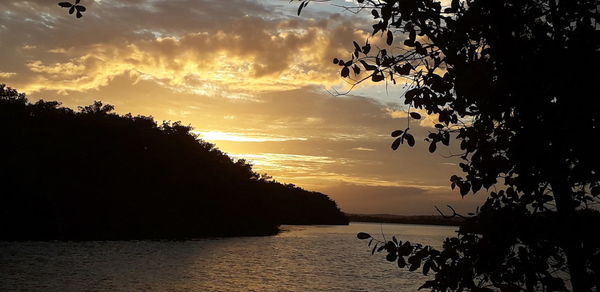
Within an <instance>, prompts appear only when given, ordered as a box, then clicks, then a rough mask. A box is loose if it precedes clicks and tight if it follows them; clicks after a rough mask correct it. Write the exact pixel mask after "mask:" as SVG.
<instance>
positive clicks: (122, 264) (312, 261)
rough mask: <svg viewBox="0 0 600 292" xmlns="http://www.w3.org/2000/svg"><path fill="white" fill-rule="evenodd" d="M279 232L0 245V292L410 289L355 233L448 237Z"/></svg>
mask: <svg viewBox="0 0 600 292" xmlns="http://www.w3.org/2000/svg"><path fill="white" fill-rule="evenodd" d="M284 229H286V231H285V232H282V233H280V234H279V235H276V236H268V237H236V238H215V239H202V240H194V241H107V242H20V243H14V242H0V291H390V290H393V291H416V289H417V288H418V287H419V286H420V285H421V284H422V283H423V282H424V280H425V279H426V278H425V277H424V276H422V275H421V274H419V273H414V272H408V271H406V270H400V269H398V268H396V266H395V265H393V264H391V263H388V262H386V261H385V259H384V256H383V255H381V254H380V255H375V256H371V254H370V248H369V247H367V242H365V241H360V240H358V239H357V238H356V233H357V232H359V231H365V232H369V233H371V234H373V235H376V234H380V233H381V231H380V230H381V229H383V232H384V234H385V235H386V236H391V235H396V237H397V238H398V239H400V240H403V241H404V240H410V241H411V242H421V243H424V244H431V245H434V246H440V245H441V243H442V241H443V239H444V238H445V237H448V236H452V235H454V231H455V228H454V227H446V226H424V225H402V224H372V223H353V224H351V225H350V226H284ZM379 237H381V236H379Z"/></svg>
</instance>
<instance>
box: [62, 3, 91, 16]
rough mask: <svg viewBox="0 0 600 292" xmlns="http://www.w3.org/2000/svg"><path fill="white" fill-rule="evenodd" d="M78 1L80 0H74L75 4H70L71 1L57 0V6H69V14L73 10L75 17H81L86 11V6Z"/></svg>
mask: <svg viewBox="0 0 600 292" xmlns="http://www.w3.org/2000/svg"><path fill="white" fill-rule="evenodd" d="M79 2H81V0H75V4H72V3H71V2H59V3H58V6H60V7H63V8H69V14H73V12H76V13H75V16H76V17H77V18H81V17H82V16H83V12H85V11H86V8H85V6H83V5H80V4H79Z"/></svg>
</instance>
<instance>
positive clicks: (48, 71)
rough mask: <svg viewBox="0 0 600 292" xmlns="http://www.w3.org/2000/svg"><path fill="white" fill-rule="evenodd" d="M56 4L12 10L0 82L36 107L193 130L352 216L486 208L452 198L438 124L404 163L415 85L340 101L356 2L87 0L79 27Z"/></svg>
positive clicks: (418, 127) (359, 20)
mask: <svg viewBox="0 0 600 292" xmlns="http://www.w3.org/2000/svg"><path fill="white" fill-rule="evenodd" d="M56 2H58V1H48V0H30V1H13V0H3V1H1V2H0V52H2V54H0V83H4V84H7V85H8V86H10V87H12V88H15V89H17V90H19V91H20V92H25V93H26V94H27V95H28V97H29V99H30V100H31V101H35V100H38V99H44V100H57V101H60V102H61V103H62V105H63V106H66V107H71V108H76V107H77V106H83V105H89V104H91V103H93V101H95V100H99V101H102V102H103V103H108V104H112V105H114V106H115V107H116V111H117V112H118V113H120V114H124V113H132V114H134V115H137V114H140V115H146V116H148V115H150V116H153V117H154V118H155V119H156V120H157V121H159V122H161V121H163V120H167V121H181V122H182V123H183V124H186V125H191V126H193V128H194V130H193V131H194V133H196V134H198V136H199V137H200V138H202V139H204V140H207V141H209V142H211V143H214V144H216V146H217V147H218V148H219V149H221V150H223V151H224V152H226V153H229V154H230V155H231V156H233V157H235V158H236V159H246V160H248V161H250V162H251V163H252V164H253V165H254V169H255V170H256V171H257V172H259V173H268V174H269V175H271V176H273V178H274V179H276V180H277V181H280V182H284V183H293V184H295V185H298V186H300V187H303V188H305V189H309V190H314V191H319V192H323V193H325V194H327V195H329V196H330V197H332V198H333V199H334V200H336V201H337V203H338V205H339V206H340V208H341V209H342V210H343V211H345V212H351V213H371V214H376V213H387V214H400V215H427V214H436V211H435V209H434V206H441V207H443V206H445V205H448V204H450V205H452V206H453V207H455V208H456V209H457V210H460V211H462V212H472V211H474V210H475V208H476V206H477V205H479V204H480V203H481V202H482V200H483V199H484V198H485V190H484V191H480V192H479V193H478V194H476V195H475V196H472V195H469V196H467V197H465V198H461V196H460V194H459V193H458V192H457V191H452V190H451V189H450V186H449V185H450V183H449V177H450V175H452V174H460V169H459V168H458V167H457V163H458V162H459V161H458V160H457V159H456V158H447V156H451V155H452V154H456V153H459V152H460V150H459V149H458V148H456V146H451V147H449V148H440V147H438V151H437V152H436V153H435V154H430V153H429V152H428V151H427V146H428V145H427V143H425V142H424V141H423V139H424V138H425V137H426V136H427V134H428V132H429V131H432V130H433V128H432V125H433V123H434V121H435V117H426V118H424V119H422V120H421V121H415V120H413V121H411V122H410V127H411V131H412V133H413V134H414V135H415V138H416V140H417V145H416V146H415V147H414V148H409V147H407V146H403V147H400V149H399V150H397V151H392V149H391V148H390V145H391V143H392V142H393V139H392V138H391V137H390V133H391V132H392V131H393V130H396V129H404V128H406V127H407V122H408V121H407V118H406V116H407V109H406V108H405V107H404V106H403V102H402V94H403V92H405V90H406V89H407V87H406V85H403V84H397V85H392V84H388V85H387V86H386V85H385V84H383V83H377V84H375V83H369V82H365V83H361V84H360V85H359V86H357V87H355V88H353V89H352V90H351V91H350V92H348V93H346V94H342V95H340V94H335V93H336V92H346V91H347V90H349V89H350V86H349V84H348V81H347V80H343V79H342V78H341V77H340V74H339V69H340V67H338V66H337V65H334V64H333V63H332V59H333V58H334V57H338V58H340V57H341V58H346V59H347V58H348V57H349V56H350V54H351V52H352V50H353V45H352V41H357V42H358V43H361V44H364V42H365V41H366V40H367V38H368V37H369V35H370V34H369V31H368V27H369V18H367V17H366V16H368V13H367V14H359V15H355V14H352V13H349V12H347V11H344V10H343V9H342V8H340V7H338V6H335V4H338V5H352V3H351V2H352V0H337V1H331V2H329V3H321V4H319V3H311V4H310V5H309V6H308V7H307V8H304V10H303V11H302V14H301V16H297V15H296V12H297V8H298V3H292V4H290V3H289V2H290V1H289V0H281V1H278V0H269V1H267V0H263V1H261V0H227V1H224V0H127V1H125V0H95V1H94V0H87V1H86V0H82V1H81V4H83V5H85V6H86V7H87V11H86V12H85V13H84V16H83V17H82V18H80V19H77V18H75V17H74V15H69V14H68V11H67V10H66V9H64V8H61V7H59V6H58V5H56ZM370 42H371V43H373V44H381V42H379V41H378V37H377V36H375V37H372V38H371V39H370ZM382 45H383V44H382ZM455 144H456V143H455Z"/></svg>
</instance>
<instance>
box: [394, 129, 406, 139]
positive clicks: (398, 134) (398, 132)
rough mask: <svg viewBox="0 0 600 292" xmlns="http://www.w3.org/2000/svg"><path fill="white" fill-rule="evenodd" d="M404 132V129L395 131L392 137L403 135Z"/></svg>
mask: <svg viewBox="0 0 600 292" xmlns="http://www.w3.org/2000/svg"><path fill="white" fill-rule="evenodd" d="M402 133H404V131H402V130H396V131H393V132H392V137H398V136H400V135H402Z"/></svg>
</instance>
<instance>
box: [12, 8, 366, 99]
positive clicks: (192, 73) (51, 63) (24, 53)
mask: <svg viewBox="0 0 600 292" xmlns="http://www.w3.org/2000/svg"><path fill="white" fill-rule="evenodd" d="M89 6H90V7H88V12H87V14H86V16H85V17H84V18H82V19H80V20H74V19H73V17H70V16H69V15H67V14H66V13H65V11H62V10H61V9H55V8H60V7H54V6H53V5H51V7H52V8H51V7H50V6H49V5H48V3H47V2H43V1H42V2H40V1H28V2H21V1H9V2H5V3H3V4H0V8H1V9H3V10H5V12H4V13H5V14H8V15H9V17H7V19H6V22H5V24H4V25H5V26H6V27H7V29H6V30H0V37H2V38H3V39H6V40H7V41H6V42H3V45H1V46H2V49H3V51H9V52H10V53H9V54H8V55H7V56H6V57H5V58H6V59H9V60H2V61H7V62H5V63H4V64H5V65H4V66H6V67H7V68H6V69H10V70H6V69H5V68H0V69H3V70H4V71H7V72H16V73H19V74H17V75H18V77H20V78H17V79H14V78H13V79H14V80H12V81H11V84H12V85H13V86H15V87H18V88H20V89H21V90H25V91H28V92H37V91H40V90H54V91H60V92H61V93H66V92H69V91H87V90H96V89H98V88H99V87H101V86H106V85H107V84H108V83H109V82H110V81H111V80H112V79H113V78H115V77H116V76H118V75H121V74H131V75H132V76H135V77H136V78H138V79H144V80H148V79H151V80H155V81H156V82H160V83H161V84H162V85H163V86H166V87H170V88H172V89H174V90H178V91H184V92H191V93H197V94H203V95H215V94H217V93H229V94H230V95H232V96H238V97H240V96H244V97H246V98H251V95H252V93H253V92H257V91H265V90H267V91H269V90H281V89H293V88H298V87H301V86H306V85H310V84H333V83H336V82H339V81H340V80H339V77H338V73H337V70H338V68H337V67H336V66H334V65H333V64H331V59H332V58H333V57H334V56H337V55H338V54H340V53H342V52H344V53H347V46H348V44H350V43H351V41H352V40H353V39H356V38H360V37H361V34H362V32H361V31H358V30H357V29H356V25H355V24H353V23H351V22H348V21H343V20H341V19H339V18H332V19H329V20H320V21H316V20H311V19H287V18H276V17H273V15H270V14H268V12H269V11H268V9H267V8H266V7H265V6H263V5H260V4H257V3H256V2H253V1H242V0H236V1H226V3H225V2H224V1H191V0H181V1H150V0H146V1H142V0H136V1H127V2H122V1H108V0H107V1H101V2H92V3H91V4H89ZM248 15H252V16H248ZM75 21H77V22H75ZM16 31H19V32H20V33H18V34H17V33H14V32H16ZM5 58H3V59H5ZM20 73H23V74H20ZM222 95H227V94H222Z"/></svg>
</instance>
